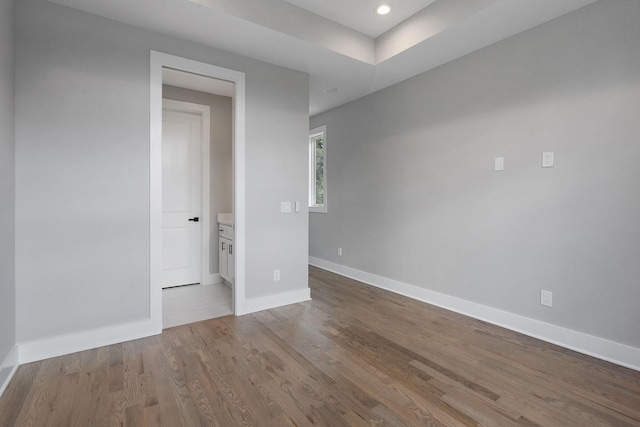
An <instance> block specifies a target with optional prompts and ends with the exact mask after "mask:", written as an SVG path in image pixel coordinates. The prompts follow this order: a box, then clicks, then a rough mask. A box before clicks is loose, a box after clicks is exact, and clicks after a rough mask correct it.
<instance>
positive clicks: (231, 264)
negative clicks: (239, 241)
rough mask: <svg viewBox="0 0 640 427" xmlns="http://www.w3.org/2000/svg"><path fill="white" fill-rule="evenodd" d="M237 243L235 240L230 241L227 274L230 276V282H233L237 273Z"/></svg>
mask: <svg viewBox="0 0 640 427" xmlns="http://www.w3.org/2000/svg"><path fill="white" fill-rule="evenodd" d="M235 249H236V248H235V244H234V243H233V242H229V250H228V254H229V255H228V257H227V276H229V279H228V280H229V283H233V279H234V278H235V275H236V267H235V265H236V255H235Z"/></svg>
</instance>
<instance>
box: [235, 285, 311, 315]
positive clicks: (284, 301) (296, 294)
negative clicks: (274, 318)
mask: <svg viewBox="0 0 640 427" xmlns="http://www.w3.org/2000/svg"><path fill="white" fill-rule="evenodd" d="M310 300H311V290H310V289H309V288H306V289H301V290H299V291H292V292H285V293H282V294H277V295H269V296H267V297H261V298H251V299H246V300H245V301H244V304H242V308H241V310H240V312H239V313H236V316H240V315H243V314H249V313H255V312H257V311H262V310H269V309H270V308H276V307H282V306H285V305H289V304H296V303H299V302H304V301H310Z"/></svg>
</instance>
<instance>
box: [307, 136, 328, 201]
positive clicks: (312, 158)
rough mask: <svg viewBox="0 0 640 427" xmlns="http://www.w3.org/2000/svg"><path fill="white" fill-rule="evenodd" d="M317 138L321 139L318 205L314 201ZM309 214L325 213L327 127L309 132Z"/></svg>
mask: <svg viewBox="0 0 640 427" xmlns="http://www.w3.org/2000/svg"><path fill="white" fill-rule="evenodd" d="M318 136H321V137H322V140H323V142H324V147H323V157H324V158H323V174H322V188H323V190H324V192H323V203H322V204H318V203H317V200H316V196H317V194H316V141H317V139H318ZM308 149H309V203H308V204H309V212H311V213H327V125H322V126H318V127H316V128H313V129H311V130H309V145H308Z"/></svg>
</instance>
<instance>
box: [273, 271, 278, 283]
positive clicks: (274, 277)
mask: <svg viewBox="0 0 640 427" xmlns="http://www.w3.org/2000/svg"><path fill="white" fill-rule="evenodd" d="M278 280H280V270H273V281H274V282H277V281H278Z"/></svg>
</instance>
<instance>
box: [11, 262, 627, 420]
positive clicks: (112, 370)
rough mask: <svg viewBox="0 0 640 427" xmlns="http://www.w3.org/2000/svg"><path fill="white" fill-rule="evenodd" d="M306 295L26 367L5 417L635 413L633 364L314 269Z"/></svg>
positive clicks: (587, 416) (615, 416) (604, 416)
mask: <svg viewBox="0 0 640 427" xmlns="http://www.w3.org/2000/svg"><path fill="white" fill-rule="evenodd" d="M310 286H311V289H312V298H313V301H310V302H306V303H303V304H296V305H292V306H287V307H283V308H278V309H273V310H268V311H264V312H260V313H255V314H252V315H247V316H243V317H239V318H236V317H233V316H227V317H222V318H218V319H213V320H207V321H203V322H199V323H194V324H190V325H184V326H179V327H175V328H171V329H167V330H165V331H164V332H163V334H162V335H160V336H156V337H150V338H145V339H141V340H136V341H130V342H126V343H122V344H116V345H112V346H108V347H102V348H98V349H94V350H88V351H84V352H80V353H75V354H71V355H68V356H62V357H57V358H53V359H48V360H44V361H41V362H36V363H31V364H27V365H23V366H21V367H20V368H19V369H18V372H17V374H16V376H15V377H14V379H13V381H12V382H11V384H10V385H9V387H8V389H7V390H6V392H5V394H4V395H3V396H2V398H1V399H0V425H1V426H3V427H4V426H21V427H22V426H37V427H41V426H65V427H66V426H83V427H84V426H157V425H162V426H170V427H175V426H233V425H256V426H278V427H280V426H311V425H313V426H332V427H334V426H364V425H374V426H417V425H436V426H468V425H474V426H475V425H484V426H535V425H541V426H580V427H582V426H640V372H636V371H633V370H629V369H625V368H622V367H619V366H616V365H613V364H610V363H607V362H603V361H600V360H596V359H593V358H590V357H587V356H584V355H581V354H577V353H574V352H571V351H569V350H565V349H562V348H559V347H556V346H553V345H551V344H547V343H544V342H541V341H538V340H535V339H533V338H529V337H526V336H523V335H519V334H517V333H514V332H510V331H507V330H504V329H501V328H499V327H496V326H492V325H488V324H485V323H482V322H479V321H476V320H473V319H470V318H467V317H464V316H461V315H458V314H455V313H451V312H448V311H446V310H443V309H439V308H436V307H433V306H429V305H427V304H423V303H420V302H417V301H413V300H410V299H408V298H405V297H402V296H398V295H395V294H391V293H387V292H384V291H381V290H378V289H375V288H371V287H368V286H365V285H362V284H360V283H358V282H355V281H353V280H350V279H346V278H344V277H341V276H338V275H335V274H332V273H329V272H326V271H322V270H319V269H316V268H310Z"/></svg>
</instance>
